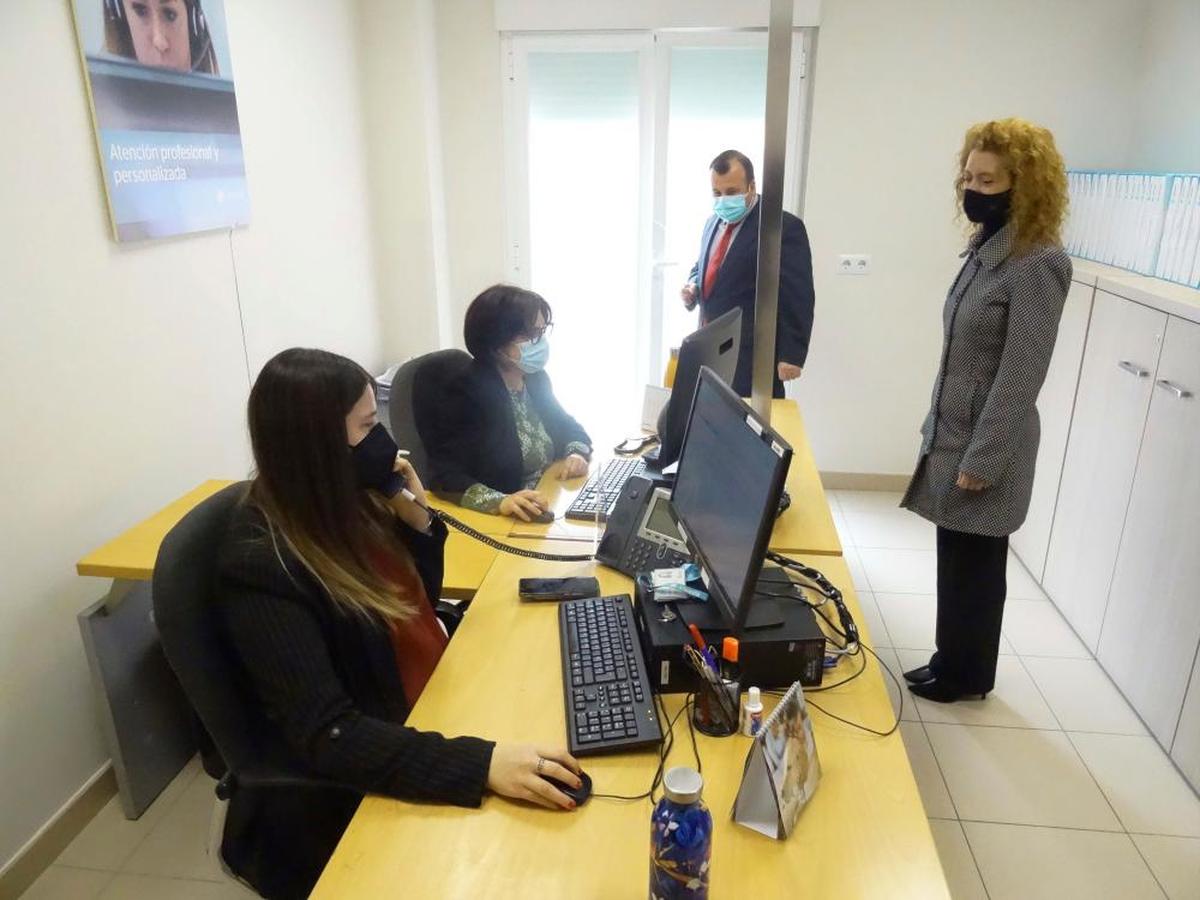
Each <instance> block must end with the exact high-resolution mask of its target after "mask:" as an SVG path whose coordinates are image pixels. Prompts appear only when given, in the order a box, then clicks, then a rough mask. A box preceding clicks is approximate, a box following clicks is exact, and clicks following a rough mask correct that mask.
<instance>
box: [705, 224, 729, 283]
mask: <svg viewBox="0 0 1200 900" xmlns="http://www.w3.org/2000/svg"><path fill="white" fill-rule="evenodd" d="M733 228H734V226H732V225H726V226H725V232H724V233H723V234H722V235H721V239H720V240H719V241H717V246H716V249H714V250H713V252H712V255H710V256H709V257H708V265H707V266H706V267H705V269H704V296H705V297H707V296H708V295H709V294H711V293H712V289H713V284H714V283H715V282H716V280H717V272H718V271H719V270H720V268H721V263H723V262H724V261H725V251H727V250H728V249H729V242H730V241H731V240H733Z"/></svg>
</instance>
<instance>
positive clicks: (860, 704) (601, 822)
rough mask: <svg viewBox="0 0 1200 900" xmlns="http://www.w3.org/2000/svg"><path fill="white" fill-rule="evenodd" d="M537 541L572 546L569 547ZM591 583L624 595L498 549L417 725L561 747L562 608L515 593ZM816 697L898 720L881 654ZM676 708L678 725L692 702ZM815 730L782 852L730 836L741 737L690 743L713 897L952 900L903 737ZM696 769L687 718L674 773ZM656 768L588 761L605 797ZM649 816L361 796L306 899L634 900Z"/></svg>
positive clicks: (642, 876) (844, 577)
mask: <svg viewBox="0 0 1200 900" xmlns="http://www.w3.org/2000/svg"><path fill="white" fill-rule="evenodd" d="M527 545H528V546H530V547H536V548H537V549H542V550H549V551H553V552H571V550H572V549H573V544H572V543H570V542H562V541H559V542H552V541H536V542H535V541H530V542H527ZM822 567H823V569H824V571H825V574H826V575H828V576H829V577H830V579H831V580H832V581H833V582H834V583H835V584H837V585H838V586H839V587H841V588H842V590H843V591H845V592H846V595H847V596H846V600H847V603H848V604H849V606H850V608H851V610H852V612H853V613H854V615H855V617H856V620H857V621H858V622H860V623H862V624H861V625H860V628H861V629H862V632H863V638H864V640H868V641H869V639H870V638H869V635H868V633H867V627H866V624H865V622H863V619H862V616H861V615H859V609H858V604H857V600H856V598H855V597H854V593H853V587H852V585H851V581H850V576H849V572H848V571H847V569H846V565H845V563H844V562H843V561H842V560H841V559H840V558H836V557H831V558H829V559H827V560H822ZM588 574H594V575H595V576H596V577H597V578H599V579H600V583H601V586H602V589H603V590H604V591H605V592H608V593H617V592H620V593H623V592H628V591H629V590H630V589H631V584H630V582H629V580H628V579H627V578H625V577H624V576H621V575H619V574H618V573H615V572H612V571H610V570H608V569H604V568H600V567H596V566H595V565H594V564H592V563H547V562H538V561H534V560H524V559H520V558H517V557H511V556H503V555H502V556H500V557H499V558H498V559H497V561H496V563H495V564H494V565H493V566H492V568H491V571H490V572H489V573H488V575H487V578H485V579H484V582H483V584H482V585H481V587H480V590H479V592H478V593H477V594H476V597H475V601H474V603H473V605H472V607H471V611H470V613H469V614H468V616H467V618H466V620H465V621H464V623H463V625H462V627H461V628H460V629H459V631H458V633H457V634H456V635H455V638H454V640H453V641H451V642H450V646H449V648H448V649H447V651H446V654H445V656H443V658H442V661H441V662H440V663H439V665H438V668H437V671H436V672H434V675H433V678H432V679H431V680H430V682H429V684H428V685H427V686H426V688H425V692H424V693H423V694H422V695H421V699H420V701H419V702H418V703H417V706H416V708H415V709H414V710H413V713H412V715H411V716H410V717H409V720H408V721H409V724H410V725H413V726H415V727H417V728H424V729H437V730H440V731H442V732H443V733H445V734H450V735H454V734H479V735H484V736H487V737H489V738H494V739H497V740H509V741H523V742H534V743H537V742H542V743H548V744H551V745H555V746H560V745H565V742H566V741H565V734H566V731H565V724H564V712H563V695H562V676H561V670H560V666H559V648H558V630H557V608H556V605H555V604H552V603H548V604H522V603H521V602H520V601H519V600H518V599H517V590H516V582H517V579H518V578H520V577H525V576H530V575H539V576H566V575H588ZM847 664H848V663H847V662H843V663H842V666H846V665H847ZM830 677H837V673H836V672H835V673H834V674H833V675H831V676H830ZM893 689H894V687H893ZM814 696H816V697H817V698H818V700H817V702H819V703H820V704H821V705H822V706H824V707H825V708H826V709H828V710H830V711H831V712H834V713H836V714H838V715H841V716H844V717H846V718H851V719H853V720H855V721H860V722H863V723H866V724H870V725H872V726H873V727H876V728H880V729H882V730H886V728H887V727H888V726H889V725H890V724H891V721H892V708H891V705H890V703H889V701H888V698H887V694H886V693H885V690H884V685H883V682H882V680H881V678H880V672H879V670H878V668H877V665H876V663H875V661H874V659H870V662H869V663H868V668H867V671H866V672H865V673H864V674H863V675H862V676H861V677H859V678H858V679H856V680H855V681H853V682H851V683H850V684H848V685H846V686H844V687H841V688H838V689H836V690H834V691H831V692H829V693H822V694H818V695H814ZM667 700H668V704H667V705H668V709H669V711H670V712H671V713H672V714H674V712H675V711H676V710H677V709H678V708H679V706H680V703H681V700H682V697H681V696H671V697H668V698H667ZM813 722H814V726H815V733H816V739H817V747H818V752H819V754H820V757H821V765H822V769H823V770H824V777H823V780H822V783H821V786H820V788H819V789H818V790H817V794H816V796H815V797H814V799H813V801H812V803H811V805H810V806H809V807H808V808H807V809H806V810H805V811H804V813H803V815H802V817H801V819H800V822H799V824H798V826H797V829H796V831H795V833H793V835H792V836H791V837H790V838H789V839H787V840H786V841H773V840H770V839H769V838H765V837H763V836H762V835H759V834H757V833H756V832H753V831H750V830H749V829H746V828H742V827H741V826H735V825H734V824H733V823H732V822H731V820H730V818H729V813H730V810H731V808H732V805H733V798H734V796H735V794H736V792H737V788H738V785H739V782H740V779H741V773H742V764H743V760H744V758H745V754H746V751H747V749H748V746H749V740H748V739H747V738H743V737H740V736H739V737H731V738H719V739H718V738H708V737H705V736H703V735H699V734H698V735H697V741H698V746H699V750H700V755H701V759H702V762H703V767H704V778H705V785H704V797H705V800H706V802H707V803H708V805H709V808H710V809H711V810H712V812H713V818H714V820H715V823H716V827H715V829H714V837H713V867H712V895H713V896H714V897H733V898H737V897H763V898H770V897H787V898H791V897H796V896H800V895H802V896H812V897H817V896H825V895H832V896H839V897H848V898H860V897H863V898H866V897H888V898H903V897H912V898H920V900H932V898H946V897H948V896H949V893H948V890H947V887H946V882H945V877H944V875H943V874H942V870H941V866H940V864H939V862H938V856H937V850H936V848H935V846H934V843H933V838H932V835H931V833H930V830H929V825H928V822H927V819H926V817H925V811H924V809H923V807H922V805H921V799H920V796H919V795H918V793H917V786H916V783H915V782H914V780H913V775H912V770H911V768H910V766H909V763H908V758H907V756H906V754H905V750H904V745H903V743H902V741H901V737H900V734H899V732H896V733H894V734H892V735H891V736H890V737H888V738H877V737H873V736H869V735H866V734H864V733H862V732H859V731H856V730H854V729H851V728H849V727H848V726H845V725H841V724H839V723H837V722H835V721H833V720H832V719H829V718H827V717H826V716H824V715H822V714H821V713H820V712H817V711H815V710H814V712H813ZM694 764H695V763H694V760H693V758H692V748H691V743H690V741H689V739H688V735H687V726H686V724H685V723H684V722H683V721H682V720H681V721H680V722H678V723H677V724H676V730H675V746H674V749H673V752H672V754H671V757H670V759H669V761H668V765H694ZM656 765H657V756H656V755H655V754H654V753H653V752H640V753H624V754H615V755H611V756H599V757H586V758H585V759H584V766H585V768H586V770H587V771H588V772H589V773H590V774H591V775H592V778H593V780H594V782H595V790H596V791H598V792H602V793H616V794H638V793H641V792H642V791H644V790H646V788H647V787H648V786H649V783H650V779H651V777H652V775H653V772H654V769H655V767H656ZM650 811H651V805H650V802H649V801H648V800H642V801H635V802H620V801H612V800H602V799H598V798H594V799H592V800H589V801H588V803H587V805H586V806H584V807H583V808H581V809H580V810H578V811H577V812H575V813H554V812H550V811H548V810H542V809H541V808H536V807H532V806H526V805H524V804H519V803H514V802H511V801H508V800H503V799H501V798H499V797H495V796H488V797H487V798H486V799H485V800H484V803H483V807H482V808H481V809H477V810H476V809H460V808H457V807H450V806H438V805H428V804H412V803H406V802H402V801H397V800H390V799H383V798H380V797H369V798H367V799H366V800H365V801H364V802H363V804H362V806H361V807H360V808H359V810H358V813H357V814H356V816H355V817H354V821H353V822H352V823H351V825H350V827H349V829H348V830H347V832H346V834H345V836H344V837H343V839H342V842H341V844H340V845H339V847H338V849H337V852H336V853H335V854H334V856H333V858H332V859H331V860H330V863H329V865H328V867H327V868H326V870H325V872H324V875H323V876H322V878H321V881H320V883H319V884H318V885H317V888H316V890H315V892H314V893H313V897H315V898H324V900H341V898H344V897H384V896H392V895H394V894H395V893H396V892H397V891H398V890H400V888H399V887H398V886H401V885H402V886H403V893H404V894H406V895H410V896H414V897H496V898H509V897H514V898H515V897H595V898H604V900H608V898H613V897H642V896H645V893H646V887H647V884H648V879H649V856H648V847H649V840H648V837H649V828H650Z"/></svg>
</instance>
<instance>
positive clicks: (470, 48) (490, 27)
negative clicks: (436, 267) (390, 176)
mask: <svg viewBox="0 0 1200 900" xmlns="http://www.w3.org/2000/svg"><path fill="white" fill-rule="evenodd" d="M492 6H493V4H492V2H491V0H439V2H438V3H437V18H436V24H437V56H438V83H439V91H440V125H441V138H442V147H443V150H444V154H445V156H444V160H445V165H444V181H443V185H444V190H445V202H446V226H447V246H448V248H449V253H448V257H449V260H448V261H449V272H448V275H449V290H450V298H451V303H450V307H451V318H452V327H451V329H450V335H449V337H450V340H451V341H452V342H453V343H454V344H455V345H457V346H461V345H462V319H463V314H464V313H465V312H466V308H467V304H469V303H470V302H471V300H472V299H473V298H474V297H475V295H476V294H478V293H479V292H480V291H482V290H483V289H484V288H486V287H488V286H489V285H491V284H495V283H496V282H497V281H503V280H505V278H506V274H507V268H506V265H505V247H504V241H505V237H504V226H505V211H504V142H503V119H502V115H501V80H500V79H501V74H500V73H501V58H500V36H499V34H498V32H497V31H496V28H495V24H494V19H493V17H492Z"/></svg>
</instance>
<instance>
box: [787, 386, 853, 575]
mask: <svg viewBox="0 0 1200 900" xmlns="http://www.w3.org/2000/svg"><path fill="white" fill-rule="evenodd" d="M771 426H772V427H773V428H774V429H775V430H776V431H778V432H779V433H780V434H781V435H782V436H783V438H784V440H786V441H787V442H788V443H789V444H791V445H792V465H791V467H790V468H789V469H788V477H787V491H788V493H789V494H791V496H792V505H791V506H790V507H788V510H787V512H785V513H784V514H783V515H782V516H780V517H779V520H778V521H777V522H776V523H775V530H774V531H773V532H772V533H771V544H770V546H771V549H772V550H778V551H779V552H780V553H803V554H806V555H813V556H841V555H842V542H841V541H840V540H839V539H838V533H837V526H836V525H834V524H833V515H832V514H831V513H830V512H829V503H828V502H827V501H826V499H825V487H824V485H822V484H821V473H820V472H818V471H817V461H816V460H815V459H814V458H813V452H812V447H811V446H809V443H808V432H807V431H805V430H804V419H803V417H802V416H801V414H800V406H799V405H798V404H797V403H796V402H795V401H793V400H772V401H771ZM823 564H824V563H823V561H818V562H817V563H814V565H816V566H817V568H820V567H821V566H822V565H823Z"/></svg>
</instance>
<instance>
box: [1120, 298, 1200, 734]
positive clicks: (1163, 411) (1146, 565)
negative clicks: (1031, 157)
mask: <svg viewBox="0 0 1200 900" xmlns="http://www.w3.org/2000/svg"><path fill="white" fill-rule="evenodd" d="M1129 305H1131V306H1132V305H1133V304H1129ZM1138 381H1139V382H1143V383H1148V384H1149V385H1151V387H1152V391H1153V396H1152V399H1151V402H1150V412H1149V415H1148V417H1147V418H1146V427H1145V433H1144V435H1143V436H1142V439H1141V451H1140V455H1139V456H1138V458H1137V475H1136V477H1135V478H1134V480H1133V490H1132V493H1131V494H1130V496H1129V508H1128V512H1127V513H1126V515H1125V526H1124V530H1123V533H1122V537H1121V543H1120V550H1119V551H1118V552H1117V554H1116V555H1115V559H1116V568H1115V570H1114V572H1113V577H1112V587H1111V590H1110V591H1109V600H1108V611H1107V613H1106V615H1105V618H1104V628H1103V631H1102V633H1101V635H1100V643H1099V649H1098V650H1097V653H1096V656H1097V659H1099V660H1100V663H1101V665H1103V666H1104V668H1105V669H1106V670H1107V671H1108V673H1109V675H1110V676H1112V679H1113V681H1115V682H1116V684H1117V686H1118V687H1119V688H1120V689H1121V691H1122V692H1123V693H1124V694H1125V696H1126V697H1127V698H1128V699H1129V702H1130V703H1132V704H1133V706H1134V708H1135V709H1137V711H1138V713H1140V714H1141V716H1142V718H1143V719H1144V720H1145V721H1146V724H1147V725H1148V726H1149V727H1150V730H1151V731H1152V732H1153V733H1154V736H1155V737H1156V738H1158V740H1159V742H1160V743H1161V744H1162V745H1163V746H1164V747H1170V746H1171V744H1172V742H1173V741H1174V740H1175V730H1176V726H1177V725H1178V723H1179V718H1180V710H1181V709H1182V707H1183V702H1184V695H1185V693H1186V691H1187V689H1188V679H1189V676H1190V675H1191V673H1192V667H1193V663H1194V662H1195V658H1196V648H1197V645H1198V644H1200V540H1198V538H1197V535H1200V502H1198V498H1200V396H1198V395H1200V325H1197V324H1195V323H1192V322H1187V321H1184V320H1183V319H1179V318H1176V317H1174V316H1172V317H1171V318H1170V320H1169V322H1168V323H1167V327H1166V337H1165V338H1164V340H1163V345H1162V356H1161V359H1160V360H1159V364H1158V371H1157V373H1155V375H1154V377H1153V378H1146V379H1138ZM1118 487H1119V485H1114V490H1116V489H1117V488H1118Z"/></svg>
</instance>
